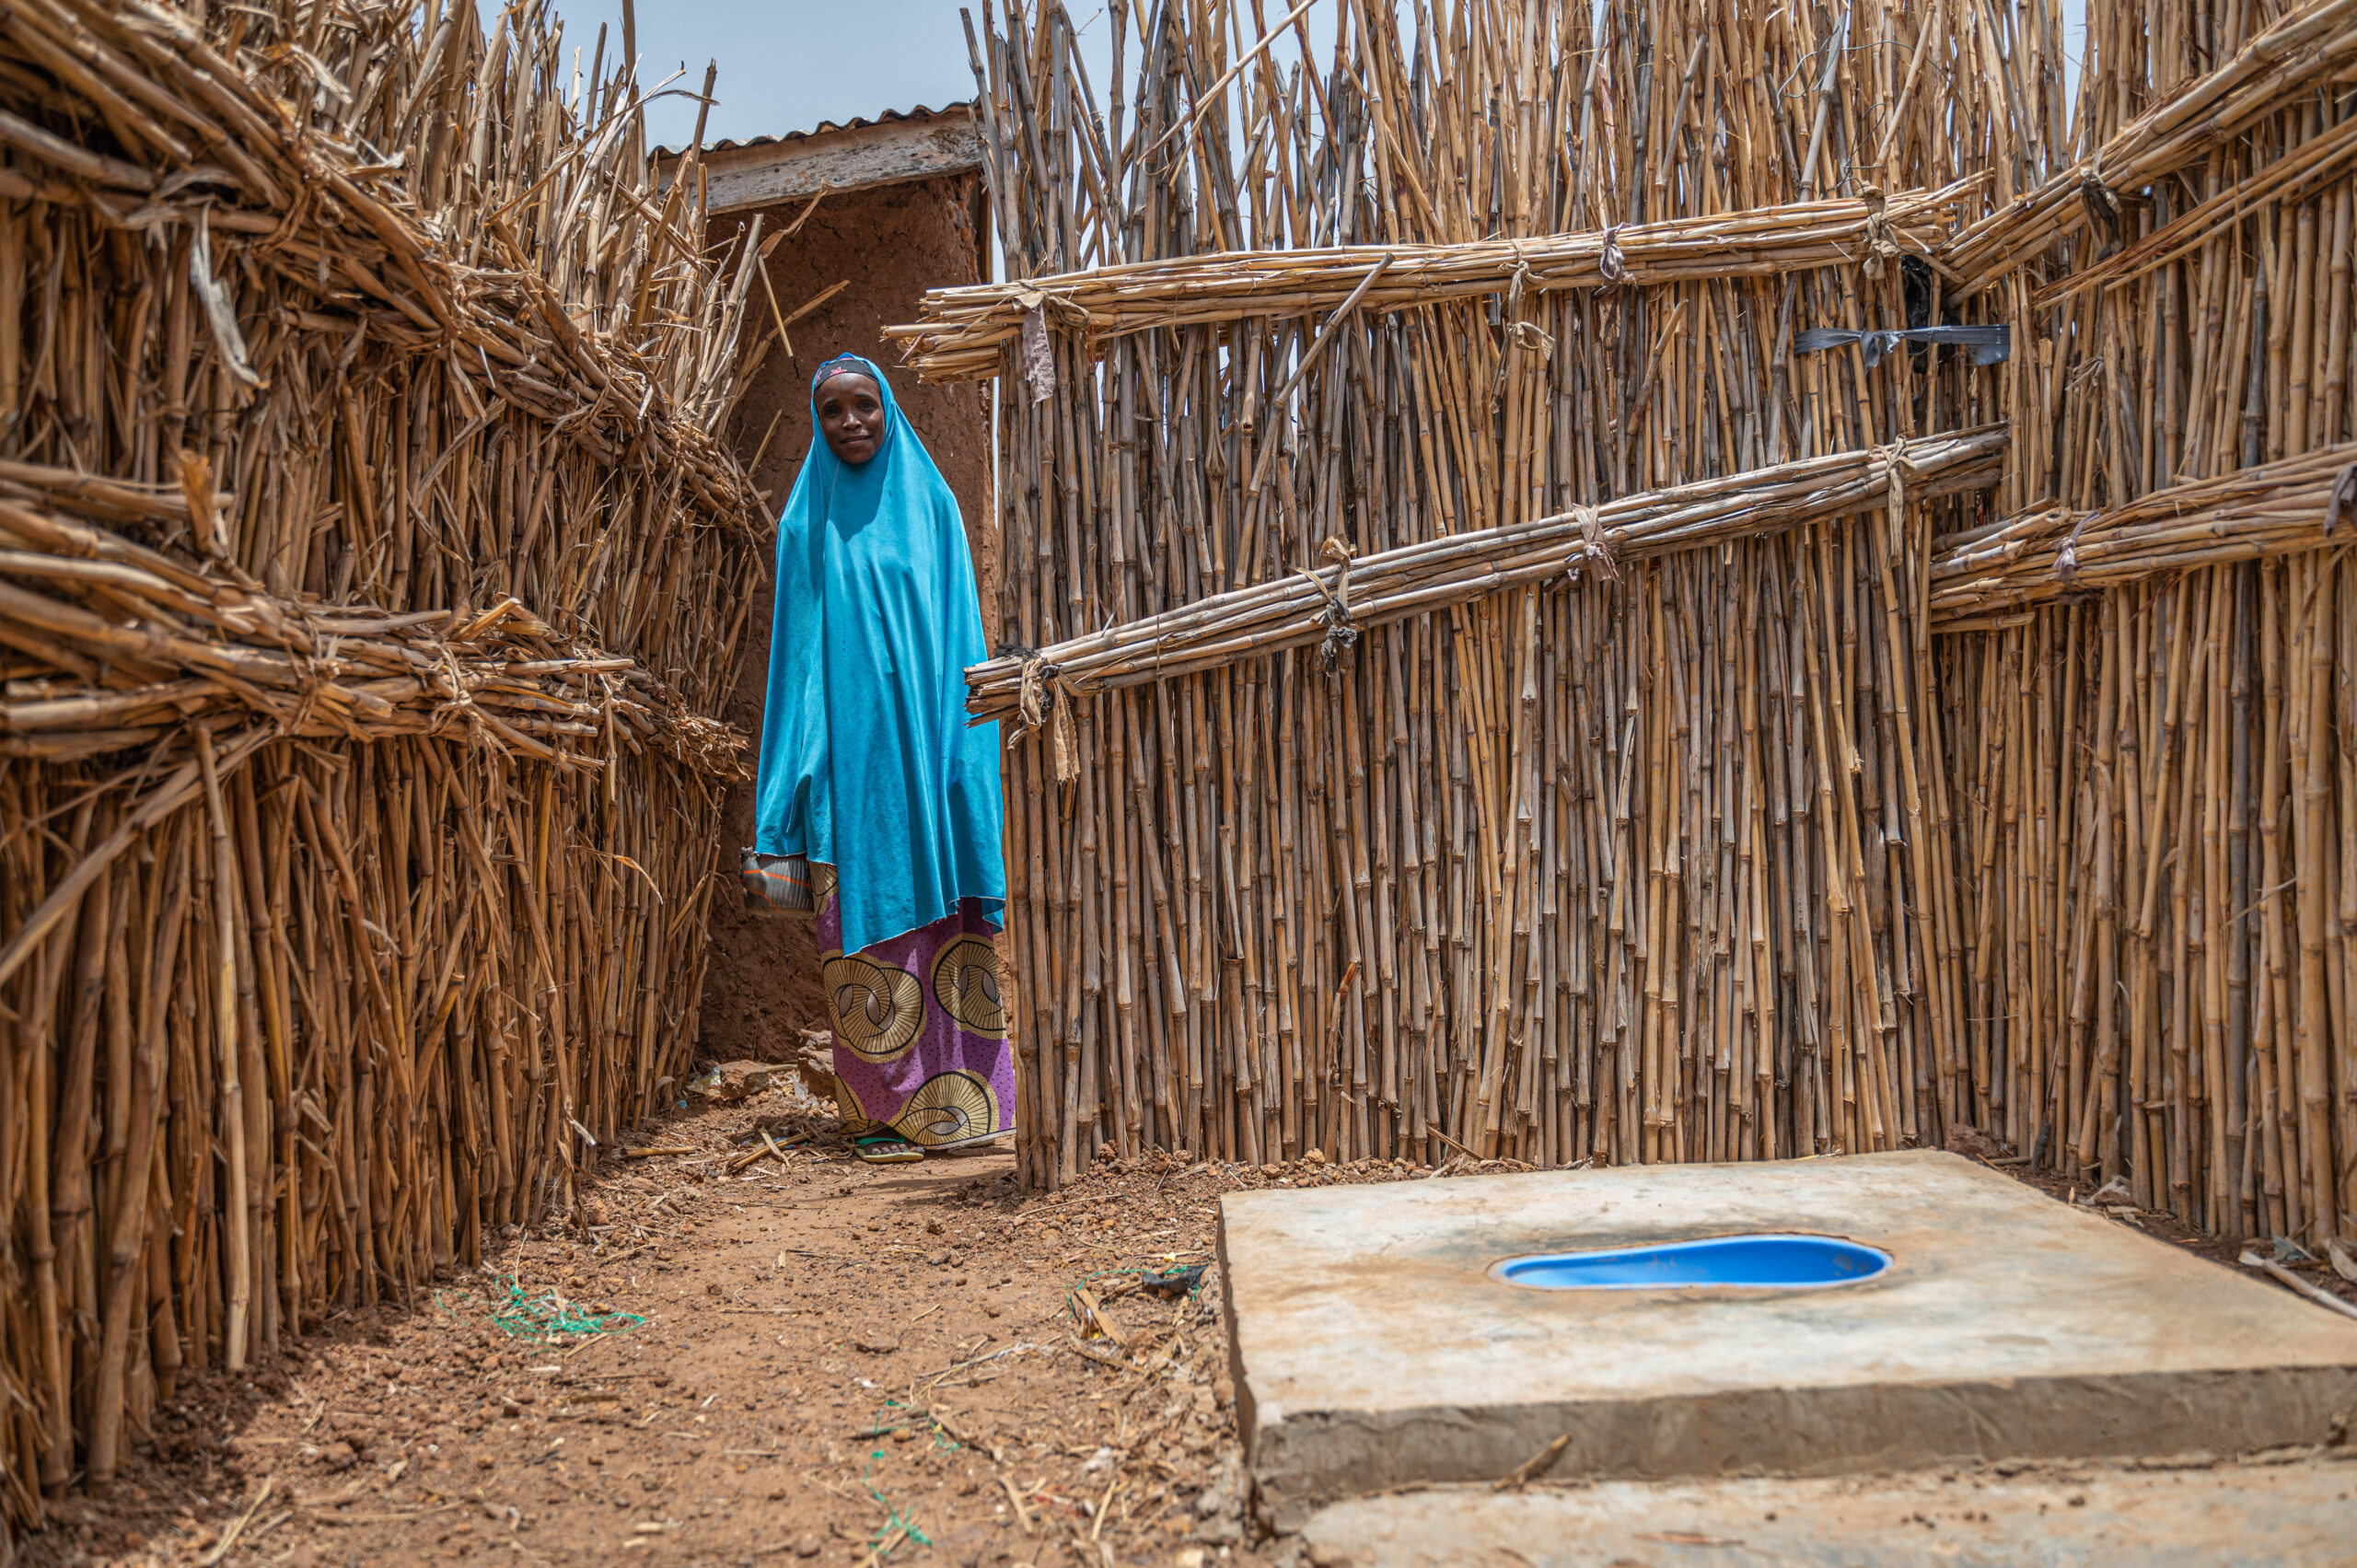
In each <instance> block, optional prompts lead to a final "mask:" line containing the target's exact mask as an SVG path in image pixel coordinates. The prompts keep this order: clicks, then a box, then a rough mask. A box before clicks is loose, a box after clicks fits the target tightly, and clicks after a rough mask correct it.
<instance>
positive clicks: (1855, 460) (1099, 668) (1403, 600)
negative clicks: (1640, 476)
mask: <svg viewBox="0 0 2357 1568" xmlns="http://www.w3.org/2000/svg"><path fill="white" fill-rule="evenodd" d="M2004 446H2005V433H2004V431H2003V429H2002V428H1991V429H1989V430H1982V431H1974V432H1970V433H1968V434H1965V435H1962V436H1927V437H1925V438H1924V439H1922V440H1920V441H1915V442H1910V443H1908V444H1907V445H1906V446H1905V447H1903V448H1900V447H1892V448H1889V449H1887V450H1885V451H1881V452H1842V453H1838V454H1835V455H1832V456H1829V457H1824V458H1803V459H1797V460H1795V461H1794V462H1789V463H1782V464H1779V465H1778V466H1776V467H1774V468H1771V469H1764V470H1757V471H1754V472H1750V473H1744V474H1738V475H1736V476H1735V477H1733V478H1729V479H1718V480H1703V481H1701V482H1697V483H1694V484H1689V485H1681V486H1679V487H1678V488H1677V489H1675V490H1666V491H1657V492H1653V493H1650V494H1643V495H1631V496H1625V497H1623V498H1622V499H1620V500H1618V501H1613V502H1608V503H1607V504H1606V505H1602V506H1598V507H1595V508H1593V509H1588V508H1583V509H1582V510H1580V511H1578V512H1574V513H1571V514H1567V515H1565V516H1563V517H1540V518H1538V519H1536V520H1534V521H1531V522H1527V523H1510V524H1508V525H1506V526H1505V527H1504V528H1488V529H1484V530H1482V531H1480V532H1478V533H1465V534H1455V535H1449V536H1446V537H1444V538H1441V539H1437V540H1428V541H1426V542H1424V543H1422V544H1411V545H1405V546H1402V547H1401V548H1399V549H1397V550H1391V551H1386V552H1383V553H1382V554H1379V555H1371V556H1368V557H1367V558H1365V559H1364V560H1362V561H1348V562H1343V563H1339V564H1336V565H1334V566H1330V567H1327V568H1324V569H1322V570H1320V571H1318V572H1315V573H1313V572H1306V571H1305V572H1299V573H1296V574H1295V575H1293V576H1291V577H1279V578H1276V579H1274V580H1272V581H1271V582H1268V583H1265V584H1261V585H1260V586H1258V587H1249V588H1239V589H1237V590H1235V591H1233V592H1230V593H1225V594H1218V595H1214V596H1213V597H1212V598H1207V599H1204V600H1202V601H1201V602H1200V603H1197V604H1194V605H1190V606H1189V607H1188V608H1187V609H1184V610H1166V611H1164V612H1163V613H1162V614H1160V615H1154V616H1148V617H1147V618H1145V619H1144V620H1143V621H1135V622H1133V623H1132V624H1130V625H1127V626H1117V627H1113V628H1110V629H1109V630H1107V631H1104V632H1099V633H1094V634H1092V635H1090V636H1086V637H1079V638H1075V639H1074V640H1073V641H1071V642H1068V643H1059V644H1057V645H1055V646H1054V647H1051V648H1043V649H1041V650H1039V653H1037V654H1036V655H1032V656H1027V657H1022V658H998V659H993V660H991V661H990V662H988V663H985V664H979V665H976V666H974V667H973V668H971V669H969V670H968V671H967V672H966V685H967V691H968V698H967V710H968V712H970V713H971V714H973V715H974V717H975V718H977V719H995V718H1006V717H1011V716H1014V715H1016V714H1019V713H1020V712H1021V711H1022V694H1023V687H1024V683H1025V680H1026V679H1027V678H1028V677H1031V676H1032V672H1034V671H1036V672H1037V678H1039V679H1048V680H1051V681H1052V682H1053V683H1054V688H1055V690H1056V691H1059V692H1062V693H1063V694H1064V695H1066V696H1071V695H1076V694H1083V693H1086V692H1092V691H1114V690H1118V689H1120V688H1121V687H1124V686H1134V685H1137V684H1138V683H1140V682H1142V681H1146V680H1155V679H1169V678H1171V677H1174V676H1179V675H1191V674H1194V673H1196V672H1198V671H1201V670H1205V669H1213V668H1218V667H1220V666H1222V665H1225V664H1232V663H1234V662H1236V661H1237V660H1238V659H1242V658H1248V657H1253V656H1259V655H1264V654H1271V653H1277V652H1281V651H1283V650H1284V649H1287V648H1294V647H1299V646H1302V645H1306V644H1309V643H1316V642H1320V641H1322V640H1324V639H1327V638H1329V637H1332V636H1333V635H1334V634H1335V633H1336V632H1337V631H1338V630H1340V631H1342V632H1345V633H1350V634H1353V635H1354V634H1355V633H1358V632H1363V631H1367V630H1370V629H1372V628H1374V627H1376V626H1382V625H1387V624H1389V623H1390V622H1392V621H1399V620H1402V619H1404V618H1405V617H1407V616H1410V615H1420V614H1429V613H1431V612H1433V611H1434V610H1446V609H1448V608H1450V607H1451V606H1454V605H1459V604H1464V603H1467V602H1469V601H1470V600H1472V599H1475V598H1481V597H1484V596H1487V595H1491V594H1497V593H1503V592H1505V591H1506V590H1508V589H1510V588H1517V587H1536V586H1539V585H1543V584H1547V583H1549V582H1550V581H1551V580H1553V579H1557V578H1562V577H1565V576H1566V575H1577V574H1579V573H1581V572H1583V571H1593V572H1599V573H1602V574H1604V575H1613V574H1616V573H1617V572H1618V571H1619V570H1620V566H1621V565H1622V564H1626V563H1635V562H1637V561H1642V560H1648V559H1651V558H1653V557H1655V556H1658V555H1664V554H1667V553H1669V552H1672V551H1678V550H1691V549H1694V548H1696V547H1698V546H1701V545H1703V544H1713V543H1719V542H1723V541H1725V540H1736V539H1744V538H1748V537H1750V536H1753V535H1756V534H1761V533H1771V532H1781V531H1782V530H1784V529H1787V528H1796V527H1799V526H1800V525H1802V524H1805V523H1829V522H1832V521H1835V520H1836V519H1838V518H1841V517H1849V516H1852V515H1853V514H1855V513H1857V512H1859V511H1861V510H1863V509H1864V508H1867V507H1870V506H1873V505H1875V504H1876V503H1877V502H1880V501H1884V500H1886V499H1887V497H1888V494H1889V491H1890V486H1891V484H1892V483H1893V482H1894V478H1896V479H1897V482H1898V483H1900V484H1901V485H1902V486H1903V487H1904V488H1905V489H1906V491H1907V492H1908V493H1909V494H1911V495H1912V496H1913V497H1914V498H1915V499H1917V500H1930V499H1932V498H1933V497H1935V496H1941V495H1952V494H1960V493H1962V492H1964V491H1968V490H1976V489H1985V488H1987V487H1988V486H1990V485H1992V484H1994V483H1995V482H1997V475H1998V469H1999V466H2000V462H2001V459H2002V456H2003V451H2004ZM1338 553H1339V552H1338Z"/></svg>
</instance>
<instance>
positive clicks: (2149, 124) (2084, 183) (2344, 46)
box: [1942, 0, 2357, 293]
mask: <svg viewBox="0 0 2357 1568" xmlns="http://www.w3.org/2000/svg"><path fill="white" fill-rule="evenodd" d="M2230 25H2231V24H2230ZM2212 36H2214V34H2213V35H2212ZM2352 61H2357V0H2312V3H2311V4H2309V5H2305V6H2299V7H2297V8H2296V9H2293V10H2291V11H2288V12H2286V13H2285V14H2284V15H2282V17H2278V18H2277V19H2276V20H2275V21H2274V22H2273V23H2272V24H2271V25H2270V26H2269V27H2268V28H2267V29H2265V30H2264V31H2262V32H2260V33H2258V36H2256V37H2254V38H2252V39H2251V40H2250V41H2248V42H2247V43H2245V44H2243V45H2242V47H2241V48H2240V49H2239V50H2238V51H2235V52H2234V54H2233V57H2232V58H2231V59H2229V60H2227V61H2226V62H2225V63H2224V64H2222V65H2220V66H2218V68H2217V69H2215V70H2213V71H2210V72H2208V73H2206V74H2204V75H2199V76H2196V77H2192V78H2190V79H2189V80H2187V81H2185V82H2184V83H2183V84H2182V85H2180V86H2179V87H2177V90H2175V91H2173V92H2171V93H2169V94H2167V95H2166V96H2165V97H2164V98H2163V99H2162V101H2161V102H2159V103H2157V104H2155V105H2154V107H2153V108H2152V109H2150V110H2147V111H2146V112H2145V113H2143V114H2142V116H2140V117H2139V118H2138V119H2137V120H2135V121H2134V122H2132V123H2131V124H2128V125H2126V126H2124V127H2122V128H2120V129H2119V131H2117V132H2116V133H2114V134H2110V135H2108V136H2107V137H2106V138H2105V139H2104V141H2103V142H2102V144H2101V145H2099V146H2098V147H2096V150H2095V151H2094V153H2093V154H2091V155H2090V156H2088V157H2084V158H2082V159H2081V160H2080V161H2079V162H2077V163H2075V164H2073V165H2072V166H2071V167H2070V168H2066V169H2063V170H2061V172H2059V173H2057V174H2055V175H2054V176H2053V177H2052V178H2051V179H2049V180H2046V181H2045V182H2044V183H2043V184H2041V185H2039V186H2038V188H2037V189H2035V190H2033V191H2029V192H2026V193H2025V194H2023V195H2022V196H2020V197H2019V198H2017V199H2016V200H2014V202H2012V203H2007V204H2005V205H2003V206H2000V207H1999V208H1998V209H1997V210H1996V211H1994V212H1991V214H1989V215H1987V216H1986V217H1983V218H1981V219H1980V221H1979V222H1977V223H1975V224H1973V225H1972V226H1969V227H1968V228H1966V229H1965V230H1964V232H1963V233H1961V234H1959V235H1957V236H1956V238H1954V239H1953V240H1951V241H1950V242H1949V243H1948V244H1947V246H1946V247H1945V250H1943V251H1942V259H1943V260H1944V261H1945V263H1946V264H1947V266H1948V267H1949V268H1951V269H1952V270H1953V271H1954V273H1956V277H1957V286H1958V288H1959V290H1960V291H1961V292H1964V293H1972V292H1975V291H1977V290H1980V289H1982V288H1985V287H1987V286H1988V285H1990V284H1991V283H1992V282H1994V281H1995V280H1996V279H1997V278H1999V277H2000V276H2002V275H2003V274H2004V273H2008V272H2010V271H2012V270H2013V269H2014V268H2015V267H2017V266H2019V265H2021V264H2022V263H2023V262H2025V261H2031V260H2034V259H2036V258H2037V257H2038V256H2039V255H2040V254H2042V253H2043V252H2045V251H2046V250H2049V249H2050V248H2052V247H2053V246H2054V245H2055V244H2056V243H2058V242H2059V241H2061V240H2063V239H2066V238H2070V237H2071V236H2073V235H2074V234H2077V233H2079V232H2080V231H2081V230H2083V229H2085V228H2087V227H2089V226H2094V227H2095V228H2096V229H2097V230H2098V231H2102V232H2106V233H2109V234H2115V235H2116V233H2117V232H2118V229H2119V225H2120V223H2121V221H2122V213H2121V199H2122V193H2123V192H2127V193H2131V194H2132V193H2133V192H2136V191H2139V190H2141V189H2142V188H2143V187H2145V186H2147V185H2150V184H2152V183H2153V182H2154V181H2155V180H2160V179H2162V178H2163V177H2164V176H2166V175H2169V174H2173V173H2176V172H2177V170H2179V169H2181V168H2186V167H2187V166H2188V165H2189V164H2193V163H2197V162H2199V161H2200V160H2201V159H2202V158H2203V157H2205V156H2207V155H2208V154H2209V153H2211V152H2212V150H2214V149H2216V148H2219V147H2222V146H2224V145H2227V144H2229V143H2231V142H2233V141H2234V140H2235V139H2236V138H2237V137H2239V136H2240V135H2242V134H2243V133H2245V132H2246V131H2247V130H2248V129H2249V128H2250V127H2251V126H2252V124H2253V123H2255V122H2258V121H2259V120H2262V119H2264V118H2266V117H2267V116H2268V115H2270V114H2272V113H2274V112H2276V111H2277V110H2281V109H2282V108H2283V107H2284V106H2285V105H2286V104H2288V103H2291V102H2293V101H2294V100H2295V99H2299V98H2300V97H2302V96H2303V95H2305V94H2307V93H2309V92H2311V91H2312V90H2313V89H2314V88H2315V87H2316V86H2317V85H2318V84H2320V83H2323V82H2327V81H2329V80H2332V79H2334V78H2336V77H2338V76H2339V75H2341V74H2342V73H2343V72H2344V71H2345V70H2346V68H2347V67H2348V66H2349V65H2350V64H2351V62H2352ZM2109 87H2110V84H2109V83H2106V82H2105V81H2104V80H2103V79H2102V77H2101V76H2100V75H2098V76H2097V77H2096V82H2095V83H2093V84H2091V85H2090V88H2089V90H2090V91H2106V90H2108V89H2109Z"/></svg>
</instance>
